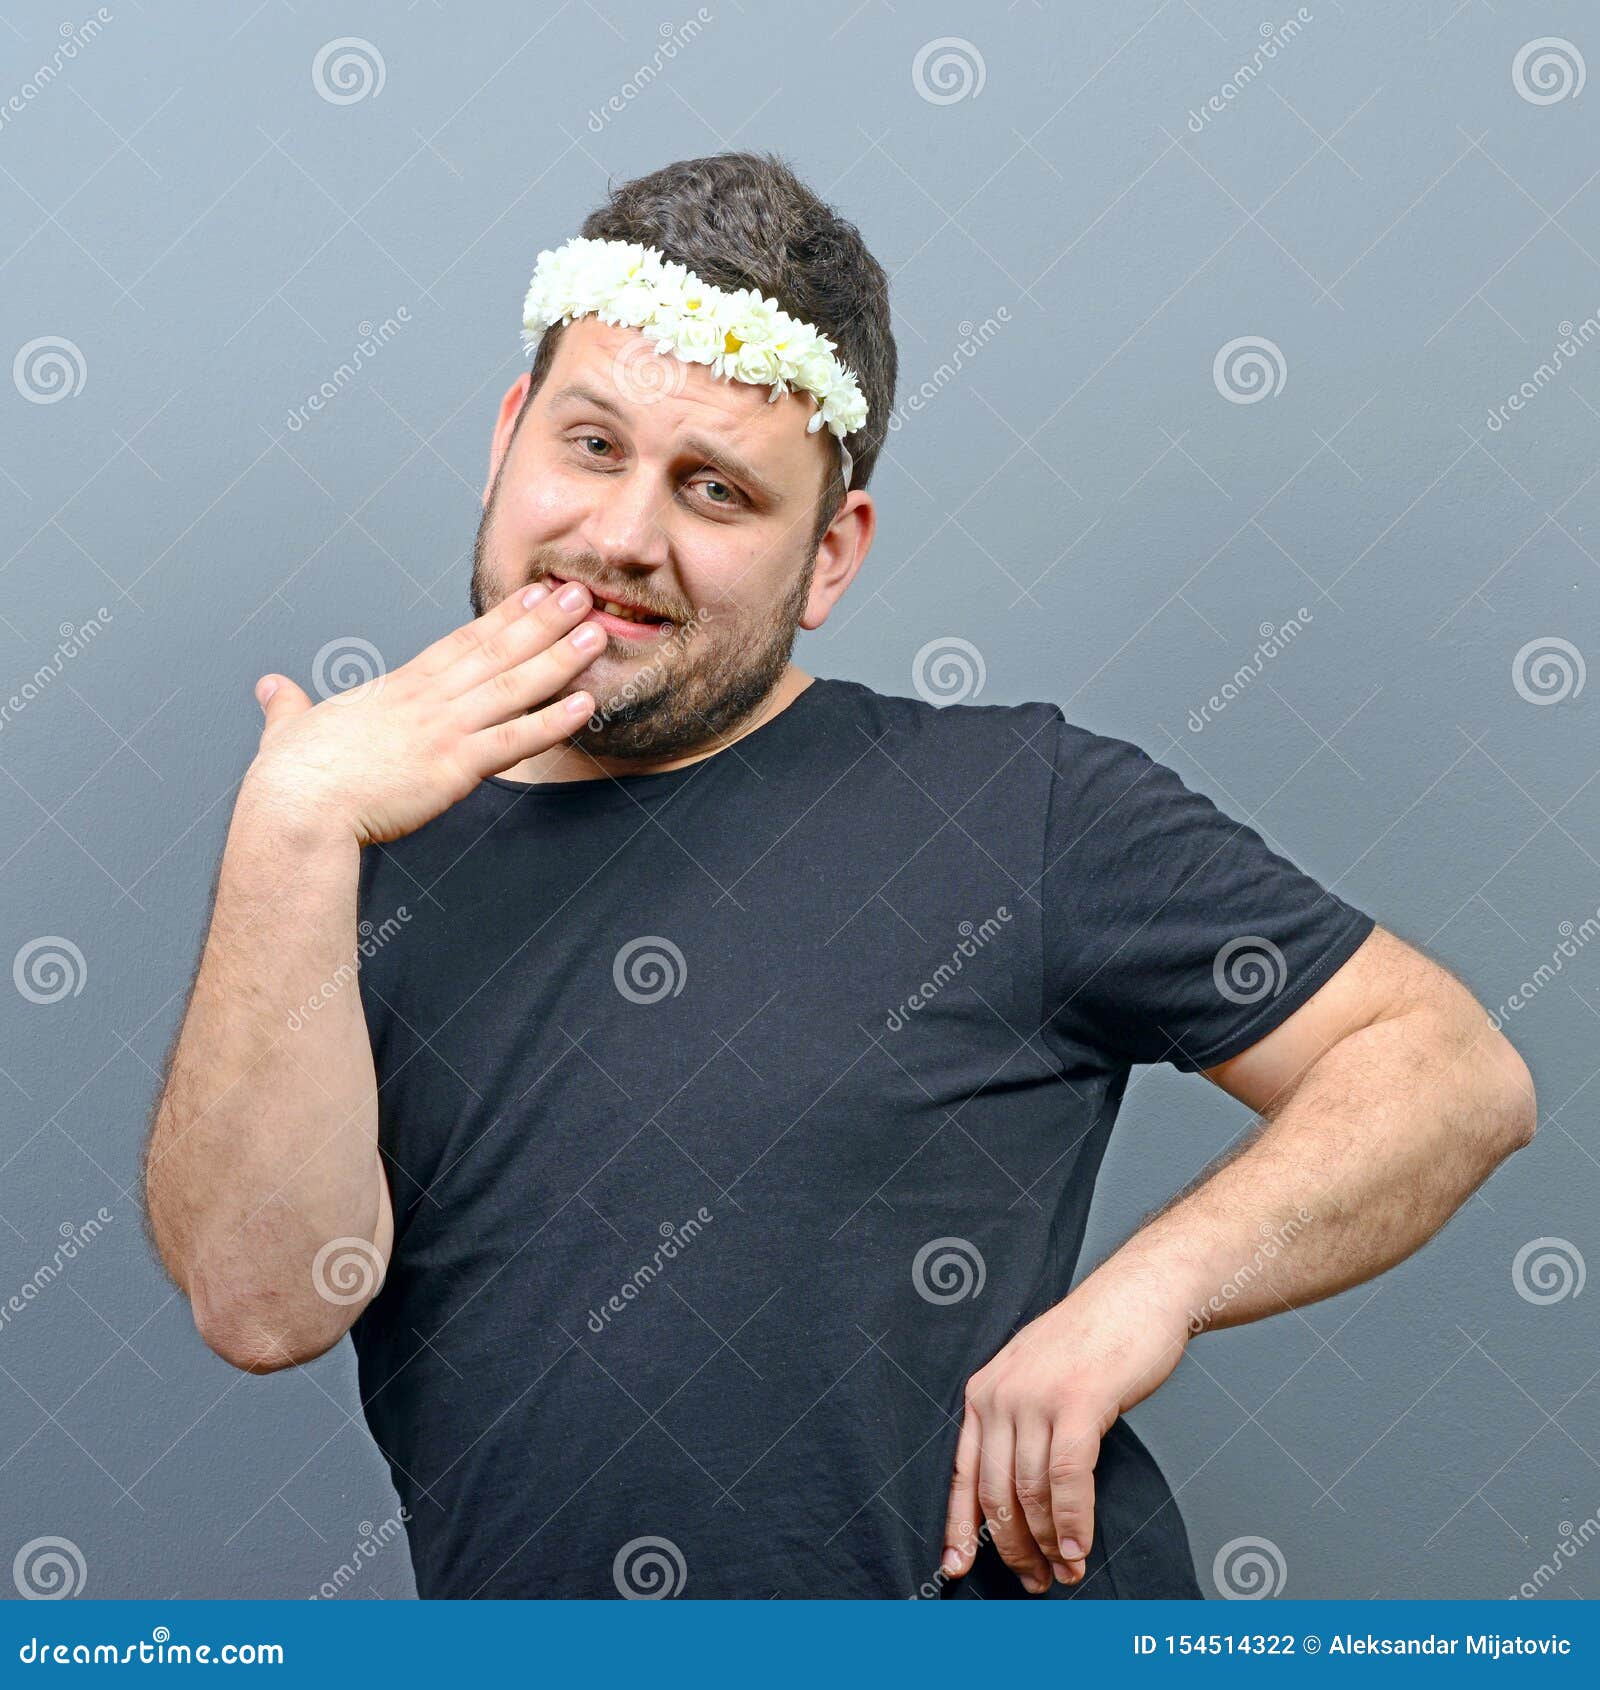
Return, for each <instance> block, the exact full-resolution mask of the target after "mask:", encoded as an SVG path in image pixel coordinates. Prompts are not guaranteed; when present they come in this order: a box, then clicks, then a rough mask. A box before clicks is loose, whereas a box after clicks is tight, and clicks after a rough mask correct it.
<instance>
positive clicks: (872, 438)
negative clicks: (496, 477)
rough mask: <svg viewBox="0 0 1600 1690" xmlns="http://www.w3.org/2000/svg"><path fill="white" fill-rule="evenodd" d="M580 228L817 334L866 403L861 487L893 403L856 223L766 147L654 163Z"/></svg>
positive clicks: (542, 348) (825, 517) (858, 470)
mask: <svg viewBox="0 0 1600 1690" xmlns="http://www.w3.org/2000/svg"><path fill="white" fill-rule="evenodd" d="M578 232H579V233H580V234H581V235H583V236H585V237H587V238H588V239H589V240H616V241H638V242H639V243H641V244H642V245H644V246H653V247H659V248H660V250H661V252H662V253H663V255H664V256H665V257H666V258H668V259H669V260H675V261H676V262H677V263H680V264H685V265H687V266H688V267H689V269H691V270H693V271H694V272H695V273H696V275H698V276H700V277H701V279H702V280H704V281H707V282H710V283H711V284H712V286H713V287H720V288H727V289H729V290H730V291H731V290H733V289H736V288H755V289H758V290H759V291H760V292H761V293H762V294H763V295H764V296H766V297H768V298H771V299H776V300H777V302H778V304H779V305H780V306H781V307H782V309H783V310H785V311H787V312H788V313H789V315H790V316H791V317H798V318H800V319H801V320H802V321H804V322H808V323H810V324H811V325H812V326H813V327H814V328H816V329H817V330H819V331H820V332H821V333H822V334H825V335H827V336H828V338H829V339H830V340H832V341H833V343H834V347H835V356H837V357H838V359H839V360H840V362H841V363H843V364H845V365H846V366H847V367H848V368H849V369H851V370H853V371H854V372H855V376H856V380H857V381H858V382H859V383H860V384H861V392H862V395H863V397H864V398H865V399H866V402H867V420H866V422H865V424H863V426H862V427H861V428H859V429H857V430H856V432H855V433H854V434H850V435H847V436H846V437H845V442H844V443H845V445H847V446H848V447H849V448H850V455H851V458H852V460H853V467H852V470H851V475H850V486H851V487H852V488H856V487H865V486H866V485H867V482H868V479H869V478H870V477H871V475H872V469H873V465H874V464H876V463H877V461H878V453H879V451H880V450H881V449H882V447H883V442H884V437H885V435H886V434H887V433H888V427H889V413H890V412H891V411H892V410H893V408H894V391H895V377H896V371H897V367H898V358H897V355H896V352H895V344H894V333H893V330H892V327H891V324H890V319H889V278H888V277H887V276H886V275H885V274H884V271H883V267H882V266H881V265H880V264H879V263H878V261H877V259H875V258H874V257H873V256H872V254H871V253H870V252H868V251H867V247H866V243H865V242H864V241H863V240H862V239H861V232H860V230H858V229H857V228H856V226H855V224H853V223H850V222H848V221H846V220H845V219H844V218H843V217H840V216H839V215H838V213H837V212H835V211H833V210H832V209H831V208H830V207H829V206H827V205H824V204H823V202H822V201H821V200H820V199H818V197H817V196H816V195H815V194H814V193H812V191H811V190H810V189H809V188H808V187H806V185H805V184H804V183H803V182H802V181H801V180H800V178H799V177H798V176H796V175H795V173H794V172H793V171H792V170H791V169H790V168H789V167H788V165H786V164H785V163H784V162H783V161H782V160H781V159H780V158H778V157H777V155H776V154H770V153H769V154H765V155H762V154H757V153H717V154H714V155H712V156H710V157H707V158H689V159H680V160H679V161H678V162H677V163H675V164H668V165H663V166H662V168H661V169H660V170H655V171H652V172H651V173H650V174H649V175H648V176H639V177H635V178H634V180H633V181H631V182H624V183H623V184H622V185H621V186H620V187H614V188H612V189H610V191H609V194H608V197H607V200H606V203H605V204H604V205H603V206H599V207H597V208H596V209H595V210H594V211H592V212H590V213H589V215H588V216H587V217H586V218H585V219H584V221H583V227H582V228H581V229H580V230H579V231H578ZM562 327H563V325H562V324H560V323H557V324H556V325H555V326H554V327H553V328H550V329H547V330H546V331H545V334H544V336H543V337H542V338H541V340H540V342H539V346H538V350H537V351H536V352H535V353H534V359H533V380H532V382H531V383H530V384H529V387H528V401H531V400H532V398H533V396H534V394H535V393H537V392H538V391H539V389H540V387H541V386H542V385H543V384H544V379H545V377H546V376H547V375H548V374H549V372H550V365H551V363H552V361H553V360H554V358H555V352H556V347H557V346H558V345H559V344H560V339H561V331H562ZM528 401H525V402H524V405H523V409H524V410H526V409H527V403H528ZM518 421H519V422H520V421H521V417H520V415H519V417H518ZM841 468H842V463H841V461H840V460H839V459H838V458H837V456H836V457H835V459H834V469H833V472H832V474H831V475H829V476H828V478H827V480H826V482H825V484H824V486H823V489H822V497H821V499H820V501H819V502H818V506H817V522H816V526H815V529H814V530H813V533H812V549H813V550H815V547H816V544H817V542H818V541H820V540H821V538H822V536H823V535H824V534H825V533H826V532H827V529H828V524H829V523H830V522H832V521H833V519H834V517H835V516H836V515H837V514H838V511H839V507H840V505H841V504H843V502H844V497H845V487H844V479H843V476H842V475H841V474H840V470H841Z"/></svg>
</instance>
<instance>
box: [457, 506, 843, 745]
mask: <svg viewBox="0 0 1600 1690" xmlns="http://www.w3.org/2000/svg"><path fill="white" fill-rule="evenodd" d="M493 515H494V498H493V495H492V493H491V496H490V500H489V506H488V509H486V510H485V511H484V514H483V517H482V519H481V520H480V522H479V524H478V536H477V541H476V543H475V545H474V547H473V556H472V586H471V600H472V611H473V614H474V615H475V616H482V615H483V614H484V613H485V611H487V610H488V609H489V608H490V606H491V605H493V604H495V603H498V602H500V601H501V600H502V599H504V598H505V597H506V596H507V593H506V592H503V591H501V590H500V587H499V581H500V580H501V579H502V577H501V576H500V574H499V572H498V571H497V570H496V569H495V568H494V567H493V565H492V564H491V563H490V561H489V536H490V534H491V531H492V519H493ZM565 562H566V560H565V559H564V558H563V557H561V556H560V555H559V554H556V553H554V552H553V551H551V550H550V549H549V548H542V549H541V551H540V553H539V554H538V556H537V558H536V560H535V564H534V567H533V569H532V571H531V573H530V574H529V575H528V578H527V580H526V581H522V582H519V583H518V584H517V586H516V587H515V588H513V589H511V590H512V591H517V592H520V591H522V590H523V588H524V587H526V586H527V585H528V583H529V582H532V581H538V580H540V579H542V578H543V577H544V576H546V575H549V574H551V573H552V572H553V573H556V574H561V573H564V571H563V569H562V565H563V564H564V563H565ZM815 563H816V550H815V548H813V550H812V553H811V556H810V557H808V558H807V559H806V562H805V567H804V568H803V569H801V571H800V573H799V578H798V579H797V580H796V581H795V583H794V585H793V586H792V587H791V588H790V590H789V592H788V593H787V594H786V595H785V597H784V599H783V602H782V603H780V604H779V605H777V606H776V607H774V609H773V610H772V612H771V613H770V614H769V615H767V616H766V617H765V618H763V619H762V620H761V621H760V622H759V623H758V624H756V625H754V626H746V627H727V628H723V629H720V630H717V631H713V627H714V625H713V624H711V623H709V622H704V621H699V622H697V621H690V622H686V623H682V624H679V625H676V626H674V628H673V631H672V632H671V633H670V634H665V635H663V636H662V638H661V644H660V648H658V649H656V650H654V651H648V652H645V653H641V652H640V648H639V646H638V645H637V644H636V643H635V642H633V641H628V640H622V639H619V638H617V637H615V636H613V637H611V638H610V639H608V640H607V642H606V647H605V650H604V651H603V652H601V653H600V656H599V657H598V658H596V660H595V661H596V662H604V661H605V660H606V659H607V658H609V659H611V660H612V661H613V662H619V661H629V662H631V663H632V665H633V667H634V670H635V672H634V673H633V674H631V675H628V676H626V678H624V679H623V680H621V681H619V682H618V683H617V684H616V685H615V687H613V688H612V689H610V692H609V696H602V694H601V693H600V692H598V691H596V689H595V688H594V687H593V685H591V686H590V687H589V688H588V690H589V691H590V692H593V693H594V695H595V708H594V713H593V714H592V715H591V716H590V717H589V719H588V721H587V722H586V723H585V724H584V726H583V727H582V728H581V729H579V730H578V732H576V733H574V734H572V735H571V736H570V738H571V742H572V743H573V744H574V745H577V746H580V747H581V748H582V749H583V750H585V751H587V752H588V753H589V754H590V756H593V757H615V758H624V759H638V760H641V761H643V760H647V759H648V760H650V761H659V760H665V759H668V758H673V757H681V756H684V755H686V754H687V753H689V752H692V751H697V750H701V749H703V748H708V747H711V746H713V745H715V744H716V743H717V742H718V741H721V740H725V739H727V738H728V737H729V736H730V735H731V733H732V732H733V730H734V729H736V728H737V727H738V726H739V725H740V724H741V723H742V722H743V721H744V720H745V719H746V718H747V717H748V716H750V715H751V714H752V713H753V712H754V711H755V710H756V709H757V708H758V707H759V705H760V704H761V701H762V700H763V699H764V698H766V696H767V695H768V694H769V693H770V692H771V691H772V689H773V687H774V686H776V685H777V683H778V680H779V677H780V676H781V675H782V674H783V671H784V670H785V668H787V667H788V663H789V654H790V652H791V651H792V650H793V649H794V639H795V634H796V633H797V632H798V631H799V627H800V617H801V615H802V614H803V612H804V610H805V606H806V600H807V599H808V598H809V597H810V593H811V573H812V569H813V567H814V565H815ZM580 573H587V574H589V575H591V576H593V575H596V574H599V573H602V571H601V570H600V569H599V568H598V567H594V568H589V569H586V570H583V571H580ZM577 690H578V688H577V687H576V686H568V687H564V688H563V689H562V691H561V693H559V694H557V695H556V696H558V697H563V696H565V695H566V694H567V693H569V692H575V691H577ZM548 702H549V700H541V701H540V703H539V704H537V705H534V706H533V707H532V708H533V709H540V708H542V707H543V705H544V704H546V703H548Z"/></svg>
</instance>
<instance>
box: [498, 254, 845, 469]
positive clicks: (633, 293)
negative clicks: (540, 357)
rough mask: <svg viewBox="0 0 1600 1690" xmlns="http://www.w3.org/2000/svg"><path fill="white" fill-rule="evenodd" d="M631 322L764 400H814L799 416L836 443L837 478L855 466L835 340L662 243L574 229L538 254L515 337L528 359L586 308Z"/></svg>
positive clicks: (665, 347) (605, 318) (657, 342)
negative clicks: (720, 280) (794, 394)
mask: <svg viewBox="0 0 1600 1690" xmlns="http://www.w3.org/2000/svg"><path fill="white" fill-rule="evenodd" d="M591 313H592V314H594V315H595V316H597V317H599V318H600V320H601V321H602V322H604V323H618V324H621V325H622V326H623V327H625V328H630V329H638V330H639V331H640V332H641V333H643V334H644V335H645V336H646V338H647V339H648V340H649V341H650V342H651V344H652V345H653V346H654V348H655V350H656V351H657V352H662V353H666V352H671V353H673V354H675V355H676V356H677V357H679V358H682V359H683V360H684V361H685V362H686V363H690V364H705V365H707V366H708V367H709V368H710V370H711V372H712V374H713V375H716V376H721V377H724V378H727V379H729V380H734V381H747V382H752V383H754V384H756V385H757V386H763V387H770V388H771V389H772V391H771V392H770V393H769V394H768V395H767V401H768V403H769V404H770V403H771V402H772V401H773V400H774V399H776V398H777V397H778V395H779V394H780V393H787V392H788V391H789V390H790V389H791V388H799V389H801V390H802V391H803V392H806V393H809V394H811V396H812V397H813V398H814V399H815V400H816V401H817V410H816V412H815V413H814V414H813V416H812V418H811V420H810V421H809V422H808V423H807V424H806V433H807V434H815V433H816V431H817V430H818V429H819V428H822V427H823V426H824V425H826V427H827V428H828V429H829V430H830V431H831V432H832V433H833V434H834V436H835V437H836V438H837V439H838V441H839V452H840V455H841V457H842V458H843V468H844V484H845V486H846V487H848V486H849V485H850V474H851V471H852V469H853V467H854V460H853V459H852V458H851V455H850V452H849V450H848V448H847V447H846V446H845V444H844V437H845V436H846V435H847V434H851V433H853V432H854V431H855V430H856V429H858V428H860V427H861V425H862V424H863V423H864V422H865V421H866V420H867V402H866V400H865V399H864V398H863V397H862V395H861V387H860V384H859V383H858V382H857V381H856V378H855V375H854V374H853V373H852V372H851V371H850V370H849V369H848V368H847V367H846V366H845V365H844V364H842V363H840V362H839V360H838V358H836V357H835V356H834V343H833V341H831V340H830V339H829V338H828V337H827V335H825V334H822V333H819V332H818V330H816V329H815V328H813V327H812V325H811V324H809V323H804V322H801V321H800V320H799V319H798V318H795V317H791V316H790V315H789V314H788V312H786V311H784V310H783V309H782V308H781V307H780V306H779V304H778V302H777V300H775V299H766V298H763V297H762V295H761V293H760V292H759V291H758V290H757V289H755V288H739V289H737V290H734V291H728V290H725V289H723V288H718V287H714V286H712V284H711V283H709V282H705V281H702V280H701V279H700V277H699V276H697V275H696V274H695V273H694V271H693V270H691V269H689V268H688V267H687V266H686V265H683V264H678V263H675V262H673V261H671V260H669V259H667V258H666V257H665V256H664V255H663V254H662V252H661V251H660V249H659V248H657V247H653V246H643V245H641V244H640V243H639V242H637V241H609V240H590V239H587V238H586V237H584V236H582V235H575V236H574V237H573V238H572V239H571V240H569V241H567V242H566V243H565V244H564V245H562V246H559V247H557V248H556V249H555V251H553V252H552V251H550V250H549V249H548V248H547V249H546V250H545V251H543V252H541V253H540V254H539V259H538V262H537V264H535V266H534V271H533V279H532V281H531V282H530V283H529V284H528V294H527V298H526V299H525V300H524V301H523V306H522V344H523V349H524V351H525V352H526V353H527V354H528V356H529V357H530V358H531V357H532V356H533V354H534V353H535V352H536V351H537V350H538V346H539V342H540V340H541V339H542V338H543V337H544V332H545V330H546V329H548V328H550V327H552V326H553V325H554V324H556V323H567V322H571V321H572V319H573V318H574V317H584V316H588V315H590V314H591Z"/></svg>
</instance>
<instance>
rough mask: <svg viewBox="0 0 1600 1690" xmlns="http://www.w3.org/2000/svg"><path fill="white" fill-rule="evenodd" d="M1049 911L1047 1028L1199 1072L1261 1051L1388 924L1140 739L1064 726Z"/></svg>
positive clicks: (1045, 890)
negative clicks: (1191, 783)
mask: <svg viewBox="0 0 1600 1690" xmlns="http://www.w3.org/2000/svg"><path fill="white" fill-rule="evenodd" d="M1051 781H1052V784H1051V795H1050V807H1049V816H1048V819H1047V823H1046V830H1045V863H1044V870H1043V874H1042V877H1041V883H1040V903H1041V905H1042V908H1043V917H1042V919H1043V926H1044V935H1043V946H1042V954H1043V959H1044V973H1045V979H1044V986H1045V1003H1044V1012H1045V1015H1046V1018H1047V1021H1046V1024H1047V1025H1048V1026H1051V1027H1053V1029H1054V1030H1055V1031H1056V1033H1057V1034H1058V1035H1060V1036H1063V1037H1065V1038H1067V1039H1069V1040H1072V1041H1075V1042H1076V1043H1078V1044H1079V1045H1088V1046H1090V1047H1092V1048H1094V1049H1097V1050H1099V1051H1102V1052H1104V1053H1105V1054H1106V1055H1107V1056H1109V1057H1111V1058H1112V1059H1113V1060H1118V1061H1121V1062H1123V1063H1126V1064H1130V1065H1131V1064H1134V1063H1151V1062H1170V1063H1171V1064H1172V1066H1173V1067H1175V1068H1178V1069H1180V1070H1182V1071H1184V1072H1186V1073H1192V1072H1194V1071H1195V1070H1196V1069H1200V1068H1211V1067H1214V1066H1215V1065H1216V1064H1218V1063H1219V1062H1225V1061H1227V1060H1228V1058H1229V1057H1232V1056H1237V1055H1238V1054H1239V1052H1240V1051H1242V1050H1247V1049H1248V1048H1249V1047H1250V1046H1251V1045H1252V1044H1254V1043H1255V1042H1256V1041H1257V1040H1258V1039H1261V1038H1264V1037H1265V1036H1266V1035H1267V1034H1268V1033H1270V1032H1271V1031H1272V1029H1273V1028H1274V1027H1276V1026H1277V1025H1278V1024H1279V1023H1280V1022H1282V1021H1285V1020H1287V1019H1288V1017H1289V1016H1290V1015H1291V1014H1293V1012H1294V1011H1295V1010H1296V1009H1298V1008H1299V1007H1300V1006H1301V1004H1303V1003H1304V1002H1305V1001H1306V1000H1307V999H1308V998H1310V997H1311V996H1312V995H1313V994H1314V993H1315V992H1316V991H1317V989H1318V987H1320V986H1321V985H1322V984H1323V983H1324V982H1325V981H1326V980H1327V979H1328V978H1329V977H1330V976H1331V975H1332V974H1333V973H1335V971H1336V970H1337V969H1338V968H1339V967H1340V966H1341V965H1342V964H1343V963H1344V962H1345V961H1346V960H1347V959H1348V958H1349V957H1350V956H1351V954H1352V953H1353V952H1354V951H1355V950H1356V948H1357V947H1358V946H1359V945H1360V944H1361V942H1362V940H1364V939H1365V938H1366V936H1367V935H1368V934H1369V933H1370V932H1371V931H1372V929H1373V927H1374V925H1375V922H1374V920H1373V918H1372V917H1371V916H1370V915H1367V914H1366V913H1364V912H1363V911H1361V910H1360V909H1357V908H1356V907H1355V906H1354V905H1353V904H1349V903H1347V902H1345V900H1344V899H1342V898H1340V897H1338V896H1337V895H1335V894H1334V893H1333V892H1330V891H1328V890H1327V889H1326V888H1325V887H1324V886H1322V885H1321V884H1320V883H1319V882H1318V881H1317V880H1316V879H1314V878H1313V877H1312V876H1311V875H1309V874H1307V873H1305V872H1304V871H1303V870H1302V869H1300V868H1298V867H1297V866H1296V865H1295V864H1294V863H1293V862H1291V861H1289V859H1288V858H1286V857H1283V856H1280V855H1279V854H1278V853H1277V852H1276V851H1273V850H1272V849H1271V848H1270V847H1269V846H1268V845H1267V843H1266V841H1265V840H1263V839H1262V837H1261V835H1260V834H1259V833H1257V832H1256V831H1255V830H1254V829H1253V828H1251V827H1249V826H1247V825H1246V824H1244V823H1243V822H1239V821H1235V820H1234V819H1233V818H1232V817H1230V816H1228V815H1227V814H1226V813H1224V812H1223V811H1222V810H1221V809H1219V808H1218V807H1217V805H1216V804H1214V803H1213V802H1212V801H1211V799H1209V798H1207V797H1206V796H1205V795H1204V794H1203V793H1200V792H1196V791H1193V790H1192V789H1191V788H1189V787H1188V786H1186V785H1185V784H1184V782H1183V780H1182V778H1181V777H1180V776H1179V775H1178V774H1177V772H1176V771H1175V770H1173V769H1170V768H1168V767H1167V766H1166V765H1165V764H1163V763H1159V762H1157V761H1155V760H1154V759H1153V758H1152V757H1151V756H1150V755H1149V754H1148V753H1147V752H1145V751H1143V750H1141V749H1140V747H1139V746H1137V745H1134V744H1132V743H1131V742H1129V741H1127V740H1122V739H1114V738H1110V737H1108V736H1106V735H1103V734H1096V733H1093V732H1091V731H1089V730H1088V729H1086V728H1081V727H1078V726H1076V725H1075V724H1073V723H1070V722H1067V721H1066V720H1065V719H1061V720H1060V721H1059V722H1058V724H1057V733H1056V740H1055V756H1054V769H1053V773H1052V777H1051Z"/></svg>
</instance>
